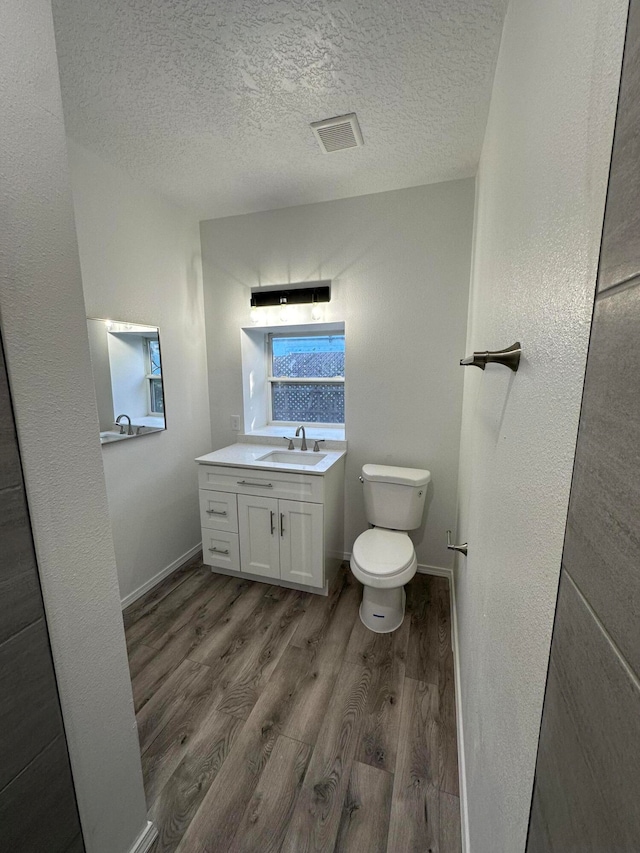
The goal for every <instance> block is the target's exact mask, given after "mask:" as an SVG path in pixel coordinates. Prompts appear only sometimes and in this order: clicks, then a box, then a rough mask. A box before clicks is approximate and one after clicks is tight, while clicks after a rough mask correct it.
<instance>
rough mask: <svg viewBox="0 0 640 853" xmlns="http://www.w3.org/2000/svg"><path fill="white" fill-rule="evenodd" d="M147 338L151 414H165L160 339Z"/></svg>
mask: <svg viewBox="0 0 640 853" xmlns="http://www.w3.org/2000/svg"><path fill="white" fill-rule="evenodd" d="M145 340H146V358H147V380H148V381H149V414H150V415H164V395H163V393H162V368H161V366H160V341H154V340H153V339H151V338H145Z"/></svg>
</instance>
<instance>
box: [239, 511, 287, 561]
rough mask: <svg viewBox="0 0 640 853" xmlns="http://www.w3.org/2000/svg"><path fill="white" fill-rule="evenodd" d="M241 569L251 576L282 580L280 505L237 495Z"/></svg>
mask: <svg viewBox="0 0 640 853" xmlns="http://www.w3.org/2000/svg"><path fill="white" fill-rule="evenodd" d="M238 529H239V531H240V568H241V570H242V571H243V572H249V573H250V574H252V575H262V576H264V577H267V578H279V577H280V541H279V539H280V537H279V535H278V531H279V527H278V501H277V500H276V499H275V498H261V497H258V496H256V495H238Z"/></svg>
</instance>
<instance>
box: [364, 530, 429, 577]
mask: <svg viewBox="0 0 640 853" xmlns="http://www.w3.org/2000/svg"><path fill="white" fill-rule="evenodd" d="M352 556H353V559H354V560H355V561H356V563H357V564H358V566H359V567H360V568H361V569H362V571H364V572H369V574H372V575H379V576H382V575H393V574H396V572H401V571H403V569H406V568H407V567H408V566H410V565H411V563H412V562H413V558H414V550H413V542H412V541H411V539H409V537H408V536H407V534H406V533H399V532H398V531H396V530H383V529H381V528H379V527H374V528H372V529H371V530H365V532H364V533H361V534H360V536H358V538H357V539H356V541H355V542H354V543H353V555H352Z"/></svg>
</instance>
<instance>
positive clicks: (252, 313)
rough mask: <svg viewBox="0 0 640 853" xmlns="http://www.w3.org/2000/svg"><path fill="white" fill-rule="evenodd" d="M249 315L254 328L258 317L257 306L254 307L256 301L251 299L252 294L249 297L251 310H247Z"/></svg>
mask: <svg viewBox="0 0 640 853" xmlns="http://www.w3.org/2000/svg"><path fill="white" fill-rule="evenodd" d="M249 314H250V318H251V322H252V323H253V325H254V326H256V325H257V324H258V322H259V321H260V317H259V315H258V306H257V305H256V300H255V299H254V298H253V294H252V295H251V308H250V309H249Z"/></svg>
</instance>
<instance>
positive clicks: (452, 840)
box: [124, 561, 460, 853]
mask: <svg viewBox="0 0 640 853" xmlns="http://www.w3.org/2000/svg"><path fill="white" fill-rule="evenodd" d="M361 595H362V587H361V586H360V584H359V583H358V582H357V581H356V580H355V579H354V578H353V576H352V575H351V573H350V572H349V571H348V569H346V568H345V567H343V569H342V570H341V572H340V574H339V576H338V578H337V580H336V583H335V584H334V587H333V589H332V591H331V593H330V595H329V596H328V597H323V596H319V595H312V594H310V593H304V592H298V591H295V590H289V589H284V588H283V587H278V586H270V585H268V584H261V583H255V582H252V581H247V580H240V579H237V578H231V577H227V576H224V575H216V574H213V573H212V572H211V571H210V570H209V569H208V568H207V567H205V566H203V565H202V563H200V562H197V561H196V562H194V563H191V564H190V565H188V566H186V567H184V568H182V569H180V570H179V571H178V572H176V573H174V574H173V575H171V576H170V577H169V578H167V579H166V580H165V581H164V582H163V583H162V584H160V585H159V586H157V587H156V588H155V589H153V590H152V591H151V592H149V593H148V594H147V595H146V596H144V597H143V598H141V599H139V600H138V601H137V602H135V603H134V604H133V605H132V606H131V607H129V608H128V609H127V610H126V611H125V614H124V619H125V628H126V636H127V645H128V650H129V663H130V668H131V677H132V683H133V694H134V700H135V707H136V714H137V719H138V729H139V736H140V749H141V753H142V766H143V772H144V782H145V790H146V794H147V802H148V806H149V810H150V817H151V819H152V820H153V821H154V822H155V824H156V826H157V827H158V830H159V832H160V837H159V839H158V841H157V842H156V844H155V846H154V847H153V848H152V850H153V853H170V852H171V853H173V851H178V853H204V851H206V853H227V851H229V853H252V851H256V853H258V851H259V853H276V851H282V853H285V851H286V853H307V851H314V853H318V851H326V853H332V851H336V853H337V851H340V853H345V851H357V853H418V851H420V853H459V852H460V815H459V799H458V766H457V747H456V725H455V697H454V678H453V655H452V650H451V625H450V607H449V584H448V581H447V580H446V579H444V578H436V577H430V576H427V575H416V576H415V578H414V579H413V580H412V581H411V583H410V584H409V585H408V587H407V616H406V618H405V621H404V624H403V625H402V627H401V628H399V629H398V630H397V631H395V632H394V633H392V634H374V633H372V632H371V631H368V630H367V629H366V628H365V627H364V625H363V624H362V623H361V621H360V618H359V616H358V606H359V603H360V599H361Z"/></svg>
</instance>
